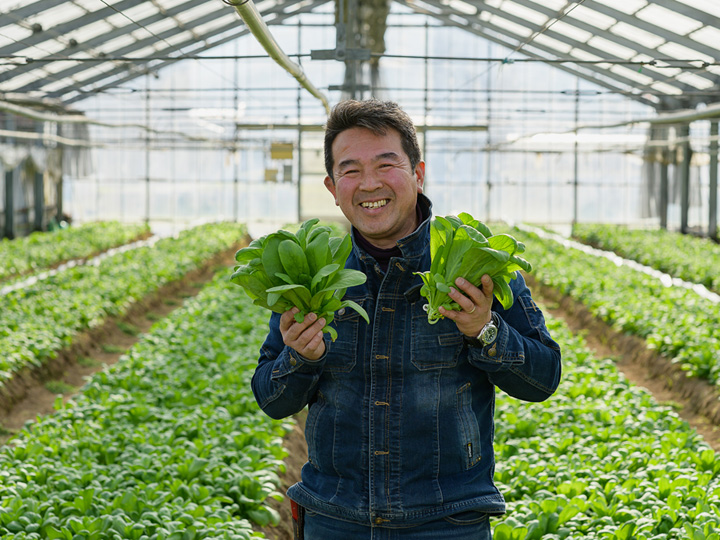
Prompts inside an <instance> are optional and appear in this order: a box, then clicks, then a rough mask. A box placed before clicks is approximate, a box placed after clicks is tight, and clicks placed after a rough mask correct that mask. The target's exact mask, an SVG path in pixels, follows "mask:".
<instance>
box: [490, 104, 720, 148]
mask: <svg viewBox="0 0 720 540" xmlns="http://www.w3.org/2000/svg"><path fill="white" fill-rule="evenodd" d="M711 118H720V103H713V104H712V105H708V106H707V107H705V108H704V109H702V110H699V111H698V110H694V109H687V110H681V111H675V112H672V113H665V114H659V115H657V116H654V117H652V118H635V119H633V120H624V121H622V122H615V123H612V124H580V125H578V126H577V127H574V128H572V129H568V130H565V131H552V132H547V131H540V132H537V133H528V134H526V135H520V136H518V137H515V138H513V139H510V140H507V141H502V142H499V143H496V144H494V145H492V146H491V147H489V148H490V149H497V148H499V147H501V146H505V145H510V144H514V143H516V142H519V141H521V140H524V139H530V138H532V137H534V136H535V135H547V134H552V135H564V134H567V133H575V132H576V131H580V130H581V129H608V128H616V127H625V126H633V125H636V124H652V125H672V124H685V123H690V122H696V121H698V120H708V119H711Z"/></svg>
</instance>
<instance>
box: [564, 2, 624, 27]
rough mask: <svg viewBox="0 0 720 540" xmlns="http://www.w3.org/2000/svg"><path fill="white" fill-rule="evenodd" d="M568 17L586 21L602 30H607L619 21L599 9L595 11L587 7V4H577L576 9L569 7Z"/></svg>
mask: <svg viewBox="0 0 720 540" xmlns="http://www.w3.org/2000/svg"><path fill="white" fill-rule="evenodd" d="M567 17H571V18H573V19H577V20H579V21H582V22H584V23H587V24H591V25H593V26H596V27H598V28H600V29H602V30H607V29H608V28H610V27H611V26H612V25H613V24H615V23H616V22H617V20H616V19H614V18H612V17H610V16H608V15H604V14H602V13H600V12H599V11H595V10H594V9H590V8H586V7H585V6H582V5H580V4H577V7H575V8H574V9H572V8H570V9H568V10H567Z"/></svg>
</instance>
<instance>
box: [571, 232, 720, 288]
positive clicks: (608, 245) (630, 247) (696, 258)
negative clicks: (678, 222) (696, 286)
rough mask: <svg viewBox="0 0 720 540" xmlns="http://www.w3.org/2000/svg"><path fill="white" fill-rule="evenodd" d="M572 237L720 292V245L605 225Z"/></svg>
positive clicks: (690, 237)
mask: <svg viewBox="0 0 720 540" xmlns="http://www.w3.org/2000/svg"><path fill="white" fill-rule="evenodd" d="M573 236H574V237H575V238H577V239H579V240H580V241H582V242H585V243H587V244H591V245H593V246H595V247H598V248H600V249H605V250H609V251H614V252H615V253H617V254H618V255H620V256H621V257H625V258H627V259H632V260H634V261H637V262H639V263H642V264H644V265H646V266H650V267H652V268H655V269H657V270H660V271H662V272H665V273H667V274H670V275H671V276H675V277H679V278H681V279H684V280H685V281H689V282H692V283H700V284H702V285H705V287H707V288H708V289H711V290H714V291H716V292H720V272H718V268H720V245H718V244H716V243H714V242H712V241H711V240H709V239H707V238H695V237H692V236H689V235H687V234H681V233H676V232H669V231H666V230H663V229H658V230H641V229H628V228H627V227H619V226H616V225H605V224H578V225H575V226H574V227H573Z"/></svg>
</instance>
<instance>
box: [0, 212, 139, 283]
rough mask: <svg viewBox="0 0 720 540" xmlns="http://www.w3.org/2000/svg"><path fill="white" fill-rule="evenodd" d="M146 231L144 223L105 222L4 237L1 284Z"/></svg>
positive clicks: (0, 248) (0, 249)
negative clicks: (16, 236) (9, 237)
mask: <svg viewBox="0 0 720 540" xmlns="http://www.w3.org/2000/svg"><path fill="white" fill-rule="evenodd" d="M149 232H150V230H149V228H148V226H147V225H144V224H123V223H118V222H116V221H105V222H96V223H86V224H83V225H78V226H77V227H70V228H68V229H59V230H57V231H53V232H34V233H31V234H30V235H29V236H25V237H22V238H16V239H14V240H8V239H6V238H5V239H3V240H0V261H2V265H0V281H4V280H8V279H10V278H12V277H16V276H20V275H25V274H28V273H31V272H37V271H40V270H47V269H48V268H50V267H51V266H53V265H56V264H58V263H60V262H63V261H68V260H70V259H81V258H85V257H89V256H90V255H93V254H95V253H99V252H101V251H105V250H107V249H110V248H113V247H116V246H120V245H122V244H126V243H127V242H130V241H131V240H134V239H136V238H139V237H141V236H142V235H144V234H147V233H149Z"/></svg>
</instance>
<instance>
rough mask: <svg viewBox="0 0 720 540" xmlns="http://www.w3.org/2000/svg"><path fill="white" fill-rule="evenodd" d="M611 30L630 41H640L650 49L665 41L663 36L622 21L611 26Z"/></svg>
mask: <svg viewBox="0 0 720 540" xmlns="http://www.w3.org/2000/svg"><path fill="white" fill-rule="evenodd" d="M610 32H612V33H613V34H615V35H617V36H620V37H624V38H625V39H629V40H630V41H634V42H636V43H639V44H640V45H642V46H643V47H646V48H648V49H654V48H656V47H657V46H658V45H662V44H663V43H665V38H663V37H662V36H658V35H657V34H653V33H651V32H646V31H645V30H643V29H642V28H638V27H637V26H632V25H631V24H627V23H624V22H622V21H618V23H617V24H615V25H613V26H611V27H610Z"/></svg>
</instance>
